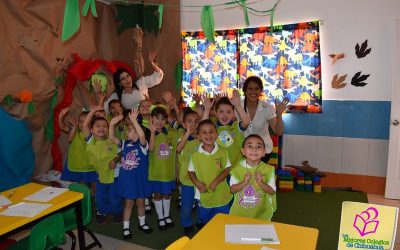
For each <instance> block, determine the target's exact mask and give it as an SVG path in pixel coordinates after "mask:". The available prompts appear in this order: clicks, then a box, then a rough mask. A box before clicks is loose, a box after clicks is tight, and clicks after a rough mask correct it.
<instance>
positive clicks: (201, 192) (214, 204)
mask: <svg viewBox="0 0 400 250" xmlns="http://www.w3.org/2000/svg"><path fill="white" fill-rule="evenodd" d="M197 136H198V138H199V139H200V141H201V144H200V145H199V149H198V151H197V152H194V153H193V154H192V155H191V157H190V161H189V167H188V174H189V177H190V179H191V181H192V182H193V184H194V186H195V187H196V193H195V198H196V199H197V200H199V207H198V208H197V209H198V215H199V220H200V223H201V225H205V224H206V223H207V222H209V221H210V220H211V219H212V218H213V217H214V215H216V214H217V213H225V214H227V213H229V208H230V201H231V200H232V194H231V192H230V190H229V186H228V183H227V180H226V178H227V176H228V174H229V171H230V169H231V163H230V161H229V158H228V152H227V151H226V150H225V149H224V148H222V147H219V145H218V143H217V142H216V140H217V138H218V134H217V128H216V126H215V124H214V123H213V122H212V121H211V120H209V119H207V120H203V121H201V122H200V123H199V125H198V127H197Z"/></svg>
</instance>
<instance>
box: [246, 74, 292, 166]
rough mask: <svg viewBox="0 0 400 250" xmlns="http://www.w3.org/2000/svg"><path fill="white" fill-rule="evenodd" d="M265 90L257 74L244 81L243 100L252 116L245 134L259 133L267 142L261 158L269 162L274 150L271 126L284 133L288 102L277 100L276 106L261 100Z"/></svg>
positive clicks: (280, 133) (274, 129) (276, 131)
mask: <svg viewBox="0 0 400 250" xmlns="http://www.w3.org/2000/svg"><path fill="white" fill-rule="evenodd" d="M262 91H263V82H262V81H261V79H260V78H259V77H257V76H250V77H248V78H247V79H246V80H245V81H244V83H243V92H244V95H245V98H244V100H243V102H242V105H243V107H244V110H246V112H247V113H248V114H249V116H250V120H251V122H250V125H249V127H248V128H247V130H246V131H245V136H248V135H250V134H258V135H259V136H261V137H262V138H263V140H264V142H265V149H266V154H265V156H264V157H263V158H262V159H261V160H262V161H263V162H265V163H266V162H267V161H268V160H269V158H270V156H271V152H272V148H273V145H272V140H271V136H270V134H269V128H271V129H272V131H274V133H275V134H276V135H282V134H283V130H284V124H283V120H282V113H283V112H284V111H285V109H286V106H287V104H288V101H287V100H283V101H282V102H280V103H277V102H275V107H274V106H273V105H270V104H268V103H266V102H264V101H261V100H259V97H260V96H261V93H262Z"/></svg>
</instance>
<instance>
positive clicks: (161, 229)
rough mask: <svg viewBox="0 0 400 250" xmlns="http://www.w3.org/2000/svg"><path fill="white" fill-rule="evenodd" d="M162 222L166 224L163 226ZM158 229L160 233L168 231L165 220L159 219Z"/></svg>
mask: <svg viewBox="0 0 400 250" xmlns="http://www.w3.org/2000/svg"><path fill="white" fill-rule="evenodd" d="M160 222H164V225H161V223H160ZM158 229H159V230H160V231H163V230H167V225H166V223H165V220H164V219H158Z"/></svg>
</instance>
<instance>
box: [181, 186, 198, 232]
mask: <svg viewBox="0 0 400 250" xmlns="http://www.w3.org/2000/svg"><path fill="white" fill-rule="evenodd" d="M194 201H195V199H194V187H192V186H185V185H181V214H180V217H181V224H182V226H183V227H190V226H193V220H192V211H193V202H194ZM197 211H198V210H197ZM197 218H199V216H198V213H197Z"/></svg>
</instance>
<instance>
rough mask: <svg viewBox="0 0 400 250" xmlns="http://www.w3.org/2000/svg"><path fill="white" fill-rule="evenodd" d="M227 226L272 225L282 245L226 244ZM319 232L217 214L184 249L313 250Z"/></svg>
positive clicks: (313, 229)
mask: <svg viewBox="0 0 400 250" xmlns="http://www.w3.org/2000/svg"><path fill="white" fill-rule="evenodd" d="M225 224H272V225H274V226H275V231H276V233H277V235H278V238H279V241H280V244H232V243H226V242H225ZM317 239H318V230H317V229H315V228H309V227H300V226H294V225H288V224H283V223H277V222H270V221H262V220H257V219H251V218H245V217H239V216H234V215H227V214H217V215H216V216H215V217H214V218H213V219H212V220H211V221H210V222H208V223H207V224H206V225H205V226H204V227H203V228H202V229H201V230H200V231H199V232H198V233H197V234H196V235H195V236H194V237H193V238H192V239H191V240H190V242H189V243H188V244H187V245H186V246H185V247H184V248H183V249H185V250H195V249H199V250H200V249H201V250H204V249H206V250H211V249H218V250H221V249H233V250H234V249H238V250H239V249H240V250H246V249H257V250H260V249H261V247H262V246H267V247H269V248H272V249H287V250H294V249H296V250H302V249H304V250H313V249H316V247H317Z"/></svg>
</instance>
